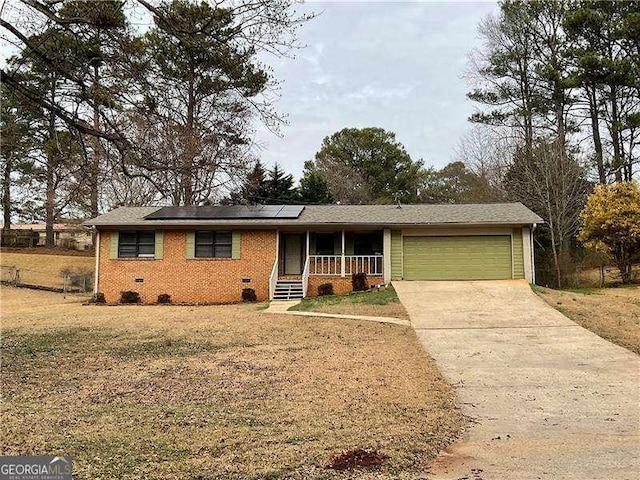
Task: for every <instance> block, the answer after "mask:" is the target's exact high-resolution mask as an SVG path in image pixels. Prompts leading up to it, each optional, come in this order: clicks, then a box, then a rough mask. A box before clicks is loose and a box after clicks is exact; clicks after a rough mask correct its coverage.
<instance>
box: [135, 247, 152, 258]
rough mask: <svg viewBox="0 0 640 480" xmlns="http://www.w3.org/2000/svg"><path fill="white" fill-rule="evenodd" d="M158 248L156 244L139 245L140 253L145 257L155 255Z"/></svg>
mask: <svg viewBox="0 0 640 480" xmlns="http://www.w3.org/2000/svg"><path fill="white" fill-rule="evenodd" d="M155 251H156V248H155V245H138V255H139V256H141V257H142V256H145V257H149V256H150V257H153V255H154V254H155Z"/></svg>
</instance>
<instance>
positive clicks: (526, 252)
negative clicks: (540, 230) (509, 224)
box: [522, 227, 533, 283]
mask: <svg viewBox="0 0 640 480" xmlns="http://www.w3.org/2000/svg"><path fill="white" fill-rule="evenodd" d="M522 257H523V258H522V260H523V262H524V278H525V279H526V280H527V282H529V283H533V271H532V270H533V265H531V263H532V262H531V230H529V228H528V227H525V228H523V229H522Z"/></svg>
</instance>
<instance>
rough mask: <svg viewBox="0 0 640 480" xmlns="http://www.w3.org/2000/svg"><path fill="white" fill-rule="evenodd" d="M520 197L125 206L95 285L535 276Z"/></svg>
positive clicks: (233, 285)
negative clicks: (503, 200)
mask: <svg viewBox="0 0 640 480" xmlns="http://www.w3.org/2000/svg"><path fill="white" fill-rule="evenodd" d="M541 222H542V219H541V218H540V217H538V216H537V215H536V214H534V213H533V212H531V211H530V210H529V209H527V208H526V207H525V206H523V205H522V204H520V203H509V204H487V205H402V206H396V205H321V206H318V205H316V206H304V207H303V206H295V205H289V206H283V205H271V206H255V207H251V206H202V207H123V208H118V209H117V210H114V211H112V212H109V213H107V214H104V215H100V216H99V217H97V218H95V219H93V220H90V221H88V222H86V223H85V225H90V226H93V227H95V228H96V229H97V233H98V235H97V240H96V242H97V248H96V271H97V274H96V277H97V281H96V282H95V289H96V291H101V292H103V293H104V294H105V296H106V299H107V301H108V302H115V301H118V299H119V298H120V293H121V292H122V291H126V290H132V291H137V292H138V293H139V294H140V296H141V298H142V300H143V301H144V302H148V303H152V302H155V301H156V299H157V296H158V295H160V294H163V293H166V294H169V295H171V298H172V300H173V301H175V302H193V303H227V302H237V301H239V300H240V298H241V292H242V290H243V289H244V288H252V289H254V290H255V292H256V294H257V297H258V299H259V300H266V299H273V298H274V297H275V298H287V297H296V296H297V297H299V296H302V295H308V296H315V295H317V288H318V286H319V285H320V284H323V283H332V284H333V286H334V290H335V291H336V293H342V292H347V291H350V290H351V274H352V273H359V272H365V273H367V274H368V277H369V283H370V284H378V283H388V282H390V281H392V280H399V279H404V280H463V279H464V280H468V279H511V278H525V279H527V280H528V281H529V282H533V281H534V259H533V230H534V229H535V228H536V224H538V223H541Z"/></svg>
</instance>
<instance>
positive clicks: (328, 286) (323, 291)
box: [318, 283, 333, 297]
mask: <svg viewBox="0 0 640 480" xmlns="http://www.w3.org/2000/svg"><path fill="white" fill-rule="evenodd" d="M325 295H333V283H323V284H322V285H318V296H319V297H324V296H325Z"/></svg>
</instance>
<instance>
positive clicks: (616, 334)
mask: <svg viewBox="0 0 640 480" xmlns="http://www.w3.org/2000/svg"><path fill="white" fill-rule="evenodd" d="M536 291H537V292H538V293H539V294H540V296H541V297H542V298H543V299H544V300H545V301H546V302H547V303H548V304H549V305H551V306H552V307H554V308H556V309H558V310H560V311H561V312H562V313H564V314H565V315H567V316H568V317H569V318H571V320H573V321H574V322H576V323H578V324H579V325H581V326H583V327H584V328H587V329H589V330H591V331H592V332H594V333H596V334H598V335H599V336H601V337H602V338H604V339H606V340H609V341H611V342H613V343H616V344H618V345H621V346H623V347H625V348H628V349H629V350H631V351H632V352H635V353H637V354H639V355H640V287H625V288H622V287H620V288H604V289H583V290H576V291H562V290H551V289H548V288H540V287H536Z"/></svg>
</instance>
